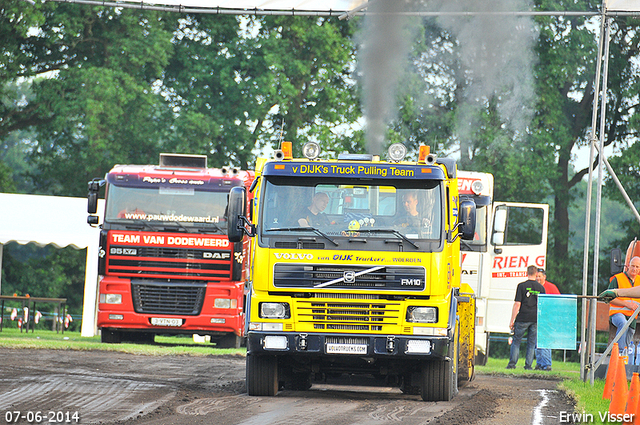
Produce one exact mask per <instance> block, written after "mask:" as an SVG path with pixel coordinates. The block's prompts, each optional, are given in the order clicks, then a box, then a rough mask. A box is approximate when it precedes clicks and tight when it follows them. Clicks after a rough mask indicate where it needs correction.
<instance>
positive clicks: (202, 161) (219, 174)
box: [87, 154, 254, 348]
mask: <svg viewBox="0 0 640 425" xmlns="http://www.w3.org/2000/svg"><path fill="white" fill-rule="evenodd" d="M253 180H254V174H253V172H249V171H239V170H237V169H226V168H222V169H216V168H207V158H206V156H204V155H182V154H160V163H159V165H116V166H114V167H113V169H112V170H111V171H109V172H108V173H107V175H106V177H105V179H104V180H101V179H94V180H92V181H91V182H89V194H88V201H89V205H88V212H89V214H90V215H89V217H88V220H87V221H88V223H89V224H90V225H94V226H95V225H99V217H98V216H97V215H96V211H97V200H98V192H99V190H100V187H101V186H103V185H105V186H106V190H105V210H104V218H103V222H102V224H100V227H101V232H100V250H99V259H98V274H99V279H98V280H99V287H98V289H99V290H98V293H99V295H98V297H99V299H98V313H97V316H98V317H97V326H98V328H99V329H100V331H101V337H102V342H106V343H118V342H120V341H122V340H132V341H153V339H154V337H155V335H158V334H163V335H176V334H198V335H200V336H203V337H205V338H206V337H207V336H209V338H210V341H211V342H215V343H216V345H217V346H218V347H227V348H228V347H239V346H240V345H241V343H242V340H243V337H244V316H245V313H244V297H245V280H246V276H247V275H248V273H247V272H248V261H249V249H250V244H249V239H248V237H245V238H244V239H243V240H240V241H239V242H235V243H233V242H229V239H228V238H227V213H226V211H227V199H228V195H229V191H230V190H231V189H232V188H234V187H239V188H241V190H243V191H244V192H245V193H246V194H247V195H246V196H245V197H244V199H245V202H246V206H247V211H250V208H249V205H250V201H251V200H250V194H249V193H247V192H248V191H247V188H248V187H249V186H250V185H251V183H252V182H253Z"/></svg>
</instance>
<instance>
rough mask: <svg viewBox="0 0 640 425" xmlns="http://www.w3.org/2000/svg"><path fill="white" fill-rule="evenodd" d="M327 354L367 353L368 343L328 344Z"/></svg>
mask: <svg viewBox="0 0 640 425" xmlns="http://www.w3.org/2000/svg"><path fill="white" fill-rule="evenodd" d="M327 354H367V345H366V344H327Z"/></svg>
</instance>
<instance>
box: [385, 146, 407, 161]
mask: <svg viewBox="0 0 640 425" xmlns="http://www.w3.org/2000/svg"><path fill="white" fill-rule="evenodd" d="M388 152H389V159H390V160H392V161H402V160H403V159H404V157H405V155H406V154H407V147H406V146H405V145H403V144H402V143H394V144H393V145H391V146H389V151H388Z"/></svg>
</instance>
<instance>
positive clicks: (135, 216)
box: [123, 213, 220, 223]
mask: <svg viewBox="0 0 640 425" xmlns="http://www.w3.org/2000/svg"><path fill="white" fill-rule="evenodd" d="M123 215H124V218H125V219H128V220H146V221H182V222H188V223H220V217H217V216H216V217H211V216H210V215H208V216H206V217H201V216H190V215H184V214H180V215H176V214H145V213H124V214H123Z"/></svg>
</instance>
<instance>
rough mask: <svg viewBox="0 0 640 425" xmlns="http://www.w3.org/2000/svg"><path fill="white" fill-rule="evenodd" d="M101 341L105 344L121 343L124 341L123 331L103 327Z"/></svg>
mask: <svg viewBox="0 0 640 425" xmlns="http://www.w3.org/2000/svg"><path fill="white" fill-rule="evenodd" d="M100 341H102V342H103V343H105V344H120V342H121V341H122V332H120V331H112V330H109V329H101V330H100Z"/></svg>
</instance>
